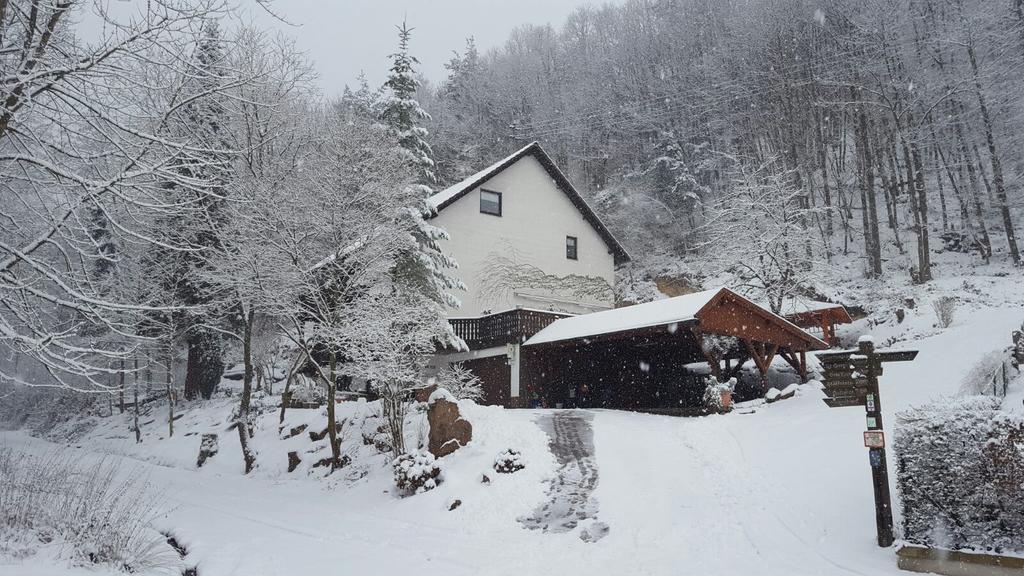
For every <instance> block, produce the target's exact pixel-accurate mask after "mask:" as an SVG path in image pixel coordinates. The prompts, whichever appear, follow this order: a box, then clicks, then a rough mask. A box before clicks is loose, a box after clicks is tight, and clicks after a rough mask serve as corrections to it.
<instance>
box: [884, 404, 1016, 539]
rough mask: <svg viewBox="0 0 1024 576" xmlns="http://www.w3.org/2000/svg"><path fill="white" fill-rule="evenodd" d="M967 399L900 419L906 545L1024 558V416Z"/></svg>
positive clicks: (899, 457)
mask: <svg viewBox="0 0 1024 576" xmlns="http://www.w3.org/2000/svg"><path fill="white" fill-rule="evenodd" d="M999 406H1000V401H999V399H997V398H992V397H984V396H971V397H962V398H957V399H953V400H946V401H944V402H935V403H932V404H929V405H926V406H924V407H922V408H917V409H914V410H908V411H906V412H902V413H900V414H898V415H897V425H896V442H895V449H896V454H897V486H898V488H899V492H900V496H901V498H902V501H903V530H904V539H906V540H907V541H909V542H913V543H915V544H921V545H926V546H935V547H940V548H947V549H980V550H994V551H997V552H1001V551H1004V550H1011V551H1017V552H1024V498H1021V494H1022V493H1024V416H1022V415H1020V414H1018V413H1010V412H1001V411H1000V410H999Z"/></svg>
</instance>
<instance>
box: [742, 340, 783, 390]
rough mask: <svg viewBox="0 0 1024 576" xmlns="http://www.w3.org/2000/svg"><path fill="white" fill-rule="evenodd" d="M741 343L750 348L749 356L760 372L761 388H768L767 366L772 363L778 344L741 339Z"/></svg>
mask: <svg viewBox="0 0 1024 576" xmlns="http://www.w3.org/2000/svg"><path fill="white" fill-rule="evenodd" d="M743 343H744V344H746V345H747V349H748V350H750V356H751V357H752V358H753V359H754V364H755V365H757V371H758V372H760V373H761V388H762V389H763V390H764V391H767V390H768V368H769V367H770V366H771V365H772V359H773V358H775V353H776V352H778V350H779V345H778V344H768V345H767V346H766V345H765V343H764V342H756V341H752V340H746V339H744V340H743Z"/></svg>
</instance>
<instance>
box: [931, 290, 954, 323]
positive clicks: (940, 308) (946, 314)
mask: <svg viewBox="0 0 1024 576" xmlns="http://www.w3.org/2000/svg"><path fill="white" fill-rule="evenodd" d="M932 306H933V307H934V308H935V317H936V318H938V320H939V327H940V328H949V326H950V325H951V324H953V313H954V312H956V298H953V297H952V296H943V297H941V298H938V299H936V300H935V301H934V302H932Z"/></svg>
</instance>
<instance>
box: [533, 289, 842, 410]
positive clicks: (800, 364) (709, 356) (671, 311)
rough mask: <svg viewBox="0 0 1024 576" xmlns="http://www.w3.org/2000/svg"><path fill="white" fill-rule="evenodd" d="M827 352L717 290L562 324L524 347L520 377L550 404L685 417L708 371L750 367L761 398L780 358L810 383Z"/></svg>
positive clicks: (728, 373) (727, 372)
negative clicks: (814, 356) (810, 362)
mask: <svg viewBox="0 0 1024 576" xmlns="http://www.w3.org/2000/svg"><path fill="white" fill-rule="evenodd" d="M828 347H829V346H828V344H826V343H825V342H824V341H822V340H820V339H818V338H816V337H814V336H812V335H810V334H808V333H807V332H805V331H804V330H802V329H801V328H799V327H798V326H796V325H795V324H793V323H792V322H790V321H788V320H786V319H785V318H783V317H781V316H779V315H777V314H774V313H772V312H771V311H769V310H767V309H765V308H763V307H761V306H758V305H757V304H755V303H753V302H751V301H750V300H748V299H746V298H744V297H743V296H740V295H739V294H737V293H735V292H733V291H732V290H729V289H727V288H718V289H714V290H706V291H703V292H697V293H694V294H687V295H684V296H677V297H675V298H668V299H665V300H658V301H655V302H650V303H646V304H638V305H635V306H629V307H625V308H617V309H615V310H608V311H604V312H596V313H593V314H585V315H580V316H572V317H568V318H562V319H560V320H556V321H555V322H553V323H552V324H551V325H549V326H548V327H546V328H544V329H543V330H541V331H539V332H537V333H536V334H535V335H533V336H532V337H531V338H529V339H528V340H527V341H526V342H525V343H524V344H523V346H522V351H521V354H522V372H521V374H520V381H521V383H522V384H523V386H524V392H525V394H526V396H527V398H532V399H543V400H544V401H545V402H546V403H548V404H549V405H554V404H558V403H561V404H563V405H579V406H591V407H604V408H620V409H631V410H650V409H659V410H665V409H669V410H676V409H678V410H683V411H685V410H686V409H689V408H696V407H698V406H699V405H700V400H701V395H702V393H703V389H704V384H705V378H706V377H705V375H704V374H706V372H708V371H710V373H711V374H714V375H715V376H716V377H718V378H719V379H720V380H725V379H728V378H730V377H733V376H735V375H737V374H738V373H739V372H740V370H741V369H742V367H743V365H744V363H746V362H747V361H753V364H754V366H755V367H756V368H757V371H758V372H759V373H760V375H761V386H760V390H759V392H761V393H763V392H764V391H766V389H767V373H768V369H769V367H770V365H771V363H772V360H773V359H774V358H775V357H776V356H778V357H781V358H782V359H784V360H785V361H786V362H787V363H788V364H789V365H790V366H792V367H793V369H794V370H795V371H796V372H797V373H798V374H799V375H800V377H801V379H803V380H806V377H807V360H806V354H807V352H808V351H812V350H823V349H826V348H828ZM696 363H701V364H706V366H707V370H695V369H694V368H695V366H694V364H696ZM688 365H689V366H688Z"/></svg>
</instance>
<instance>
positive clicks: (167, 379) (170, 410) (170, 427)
mask: <svg viewBox="0 0 1024 576" xmlns="http://www.w3.org/2000/svg"><path fill="white" fill-rule="evenodd" d="M172 361H173V357H172V356H171V354H170V353H168V354H167V374H166V375H165V376H164V386H165V388H166V389H167V437H168V438H173V437H174V390H172V389H171V362H172Z"/></svg>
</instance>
